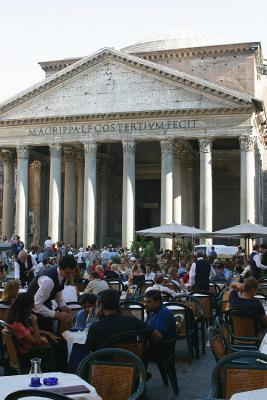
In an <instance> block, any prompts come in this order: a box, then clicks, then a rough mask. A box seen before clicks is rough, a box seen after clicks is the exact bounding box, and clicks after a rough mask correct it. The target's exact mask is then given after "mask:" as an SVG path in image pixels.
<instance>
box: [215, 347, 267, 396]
mask: <svg viewBox="0 0 267 400" xmlns="http://www.w3.org/2000/svg"><path fill="white" fill-rule="evenodd" d="M266 363H267V355H265V354H263V353H260V352H258V351H239V352H236V353H232V354H228V355H227V356H225V357H223V358H222V359H221V360H219V361H218V362H217V364H216V366H215V368H214V369H213V372H212V375H211V389H210V391H209V394H208V396H210V397H220V398H223V399H226V400H229V399H230V398H231V396H233V394H235V393H240V392H246V391H250V390H256V389H262V388H263V387H266V386H267V364H266Z"/></svg>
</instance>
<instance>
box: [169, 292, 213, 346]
mask: <svg viewBox="0 0 267 400" xmlns="http://www.w3.org/2000/svg"><path fill="white" fill-rule="evenodd" d="M173 301H178V302H180V303H183V304H185V305H186V306H188V307H190V308H191V310H192V311H193V313H194V316H195V319H196V322H197V326H198V329H200V331H201V349H202V354H205V352H206V327H205V315H204V310H203V307H202V304H201V303H200V302H199V300H198V299H197V298H196V297H195V296H192V295H191V294H187V293H181V294H178V295H177V296H176V297H175V298H174V300H173Z"/></svg>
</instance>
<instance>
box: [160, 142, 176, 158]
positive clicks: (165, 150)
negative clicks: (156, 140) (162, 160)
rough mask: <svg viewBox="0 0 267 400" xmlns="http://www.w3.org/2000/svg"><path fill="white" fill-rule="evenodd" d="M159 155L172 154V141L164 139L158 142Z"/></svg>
mask: <svg viewBox="0 0 267 400" xmlns="http://www.w3.org/2000/svg"><path fill="white" fill-rule="evenodd" d="M160 147H161V153H162V155H165V154H173V140H172V139H164V140H161V141H160Z"/></svg>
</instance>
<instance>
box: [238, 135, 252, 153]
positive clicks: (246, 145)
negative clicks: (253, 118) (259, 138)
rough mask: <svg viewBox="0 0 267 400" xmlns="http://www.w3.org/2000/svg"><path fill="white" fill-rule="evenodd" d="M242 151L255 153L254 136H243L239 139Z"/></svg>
mask: <svg viewBox="0 0 267 400" xmlns="http://www.w3.org/2000/svg"><path fill="white" fill-rule="evenodd" d="M239 144H240V150H243V151H254V146H255V137H254V136H252V135H248V134H246V135H242V136H240V137H239Z"/></svg>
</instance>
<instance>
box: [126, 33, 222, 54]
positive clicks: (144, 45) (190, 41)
mask: <svg viewBox="0 0 267 400" xmlns="http://www.w3.org/2000/svg"><path fill="white" fill-rule="evenodd" d="M216 44H222V41H221V40H218V39H216V38H215V37H213V36H212V35H209V34H207V33H201V32H192V31H178V32H167V33H164V34H160V35H155V36H151V37H147V38H144V39H141V40H139V41H138V42H136V43H134V44H133V45H131V46H127V47H124V48H123V49H121V51H123V52H125V53H145V52H153V51H162V50H174V49H186V48H190V47H204V46H212V45H216Z"/></svg>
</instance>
